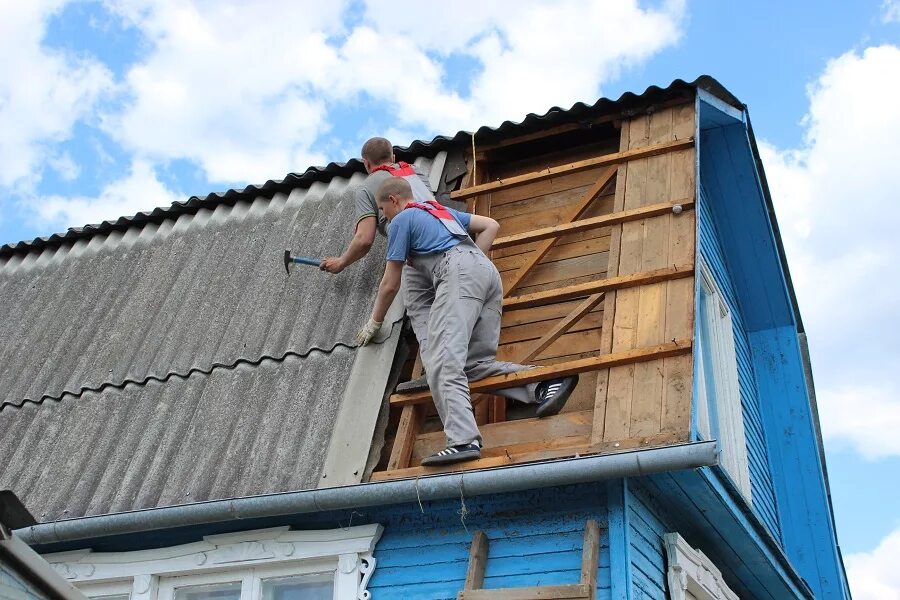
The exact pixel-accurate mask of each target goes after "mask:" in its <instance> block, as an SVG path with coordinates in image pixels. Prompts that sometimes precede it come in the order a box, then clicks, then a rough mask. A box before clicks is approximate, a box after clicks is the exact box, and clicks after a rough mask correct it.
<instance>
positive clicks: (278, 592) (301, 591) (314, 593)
mask: <svg viewBox="0 0 900 600" xmlns="http://www.w3.org/2000/svg"><path fill="white" fill-rule="evenodd" d="M333 597H334V582H333V581H332V580H331V579H329V580H327V581H323V580H321V579H319V581H316V580H312V581H310V578H309V577H291V578H285V579H268V580H266V581H263V600H331V599H332V598H333Z"/></svg>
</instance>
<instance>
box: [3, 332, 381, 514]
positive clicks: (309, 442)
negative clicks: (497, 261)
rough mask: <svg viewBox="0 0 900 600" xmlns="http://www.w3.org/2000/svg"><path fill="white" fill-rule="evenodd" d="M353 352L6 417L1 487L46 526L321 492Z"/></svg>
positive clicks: (94, 395) (219, 372) (222, 372)
mask: <svg viewBox="0 0 900 600" xmlns="http://www.w3.org/2000/svg"><path fill="white" fill-rule="evenodd" d="M354 354H355V351H354V350H351V349H348V348H344V347H338V348H336V349H334V350H333V351H332V352H331V353H329V354H326V353H323V352H319V351H313V352H311V353H310V354H309V355H308V356H305V357H298V356H293V355H292V356H288V357H287V358H285V359H283V360H272V359H265V360H263V361H261V363H260V364H259V365H250V364H241V365H239V366H237V367H235V368H217V369H214V370H213V371H212V372H211V373H209V374H206V373H200V372H194V373H193V374H192V375H190V376H189V377H186V378H183V377H172V378H170V379H168V380H167V381H166V382H164V383H160V382H157V381H151V382H148V383H146V384H141V385H139V384H128V385H126V386H125V387H124V388H121V389H118V388H108V389H105V390H103V391H101V392H86V393H84V394H83V395H82V396H81V397H79V398H73V397H66V398H64V399H63V400H62V401H47V402H44V403H43V404H30V403H29V404H26V405H25V406H22V407H21V408H16V409H8V410H5V411H3V413H2V418H0V456H3V457H4V459H3V462H4V465H3V469H0V488H10V489H13V490H14V491H15V492H16V494H17V495H18V496H19V497H20V498H21V499H22V501H23V502H24V503H25V505H26V506H28V507H29V508H30V510H31V511H32V512H33V513H34V515H35V517H36V518H37V519H38V521H41V522H47V521H56V520H59V519H66V518H72V517H79V516H85V515H98V514H108V513H112V512H121V511H127V510H135V509H142V508H152V507H158V506H172V505H176V504H184V503H188V502H198V501H202V500H213V499H221V498H233V497H240V496H249V495H255V494H263V493H272V492H279V491H288V490H302V489H308V488H315V487H316V484H317V483H318V480H319V478H320V476H321V472H322V467H323V464H324V462H325V451H324V449H325V448H327V446H328V441H329V438H330V437H331V432H332V429H333V427H334V422H335V416H336V414H337V411H338V406H339V404H340V399H341V395H342V393H343V389H344V383H345V381H346V380H347V378H348V376H349V373H350V370H351V367H352V366H353V360H354ZM379 399H380V394H379Z"/></svg>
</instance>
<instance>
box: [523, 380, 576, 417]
mask: <svg viewBox="0 0 900 600" xmlns="http://www.w3.org/2000/svg"><path fill="white" fill-rule="evenodd" d="M576 385H578V375H570V376H569V377H562V378H560V379H548V380H547V381H542V382H540V383H539V384H538V386H537V389H535V391H534V395H535V397H536V398H537V401H538V408H537V411H536V412H535V415H536V416H538V417H549V416H550V415H555V414H556V413H558V412H559V411H561V410H562V407H563V406H565V405H566V400H568V399H569V396H570V395H572V390H574V389H575V386H576Z"/></svg>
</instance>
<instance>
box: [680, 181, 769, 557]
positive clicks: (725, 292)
mask: <svg viewBox="0 0 900 600" xmlns="http://www.w3.org/2000/svg"><path fill="white" fill-rule="evenodd" d="M702 169H703V167H702V166H701V181H700V185H699V186H698V191H699V194H698V196H699V197H698V201H697V227H698V231H699V232H698V238H699V244H698V249H699V253H700V256H701V258H702V259H703V262H704V263H705V264H706V266H707V267H709V270H710V272H711V273H712V276H713V279H715V282H716V285H717V286H718V288H719V290H720V291H721V292H722V296H723V298H724V300H725V303H726V304H727V305H728V310H729V311H731V324H732V327H733V329H734V346H735V353H736V355H737V368H738V383H739V384H740V393H741V406H742V409H743V413H744V432H745V435H746V439H747V462H748V465H749V467H750V485H751V488H752V496H753V498H752V504H753V509H754V510H755V511H756V512H757V514H758V515H759V517H760V519H762V521H763V522H764V523H765V524H766V526H767V527H768V528H769V531H770V533H771V534H772V537H774V538H775V539H777V540H780V539H781V530H780V527H779V524H778V512H777V508H776V502H775V490H774V488H773V486H772V475H771V471H770V467H769V452H768V448H767V445H766V437H765V433H764V431H763V422H762V414H761V411H760V406H759V391H758V389H757V382H756V373H755V371H754V368H753V358H752V356H751V353H750V340H749V337H748V334H747V330H746V328H745V326H744V316H743V315H744V309H743V307H742V306H741V301H740V298H739V296H738V294H737V291H736V288H735V286H734V282H733V280H732V276H731V272H732V271H731V270H730V269H729V257H728V256H726V254H725V251H724V250H723V247H722V244H721V243H720V236H719V232H718V230H717V228H716V224H715V220H714V219H713V212H714V211H715V210H716V201H717V200H718V201H719V202H722V199H717V198H710V196H709V195H708V194H707V192H706V190H705V188H704V186H703V170H702ZM732 260H733V259H732ZM698 299H699V294H698ZM697 314H699V311H698V313H697Z"/></svg>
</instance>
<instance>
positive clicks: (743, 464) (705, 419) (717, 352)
mask: <svg viewBox="0 0 900 600" xmlns="http://www.w3.org/2000/svg"><path fill="white" fill-rule="evenodd" d="M698 262H699V266H700V269H699V273H700V277H699V278H698V279H699V282H700V285H699V298H698V301H699V303H700V315H699V318H698V320H697V322H698V327H699V332H698V335H697V361H698V369H697V396H698V397H697V426H698V430H699V432H700V435H701V436H702V437H703V438H704V439H707V440H709V439H717V440H718V441H719V445H720V450H721V453H720V462H721V465H722V468H724V469H725V471H726V472H727V473H728V474H729V475H730V476H731V479H732V480H733V481H734V483H735V485H736V486H737V488H738V490H740V492H741V493H742V494H743V495H744V497H745V498H746V500H747V502H748V503H752V500H753V493H752V489H751V485H750V467H749V464H748V461H747V438H746V433H745V431H744V411H743V408H742V405H741V389H740V383H739V380H738V370H737V352H736V351H735V344H734V326H733V323H732V321H731V310H730V309H729V307H728V303H727V302H725V298H724V296H723V295H722V292H721V291H720V290H719V287H718V286H717V285H716V282H715V279H714V278H713V275H712V272H711V271H710V269H709V267H708V266H707V265H706V263H705V262H704V261H702V260H701V261H698Z"/></svg>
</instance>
